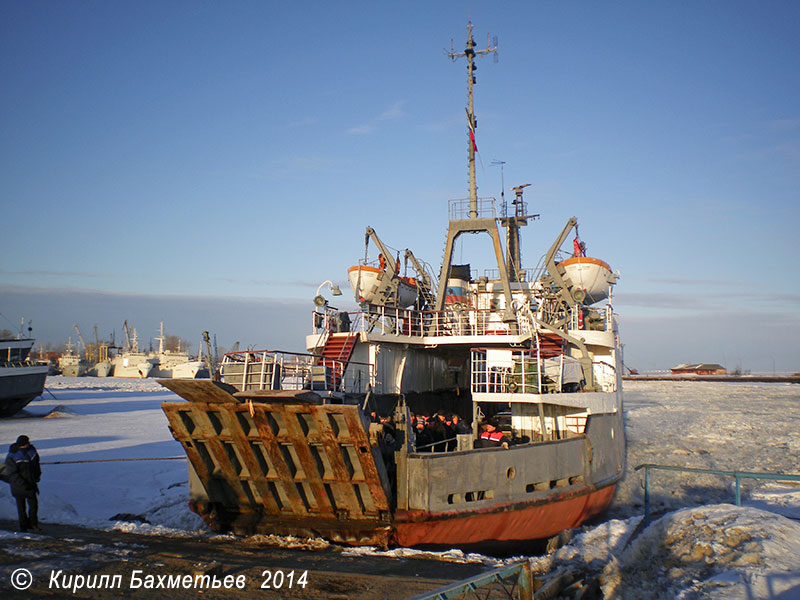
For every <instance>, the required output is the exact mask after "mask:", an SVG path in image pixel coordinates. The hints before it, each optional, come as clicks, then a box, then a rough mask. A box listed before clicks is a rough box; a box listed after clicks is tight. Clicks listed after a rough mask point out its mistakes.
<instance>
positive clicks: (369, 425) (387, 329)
mask: <svg viewBox="0 0 800 600" xmlns="http://www.w3.org/2000/svg"><path fill="white" fill-rule="evenodd" d="M493 51H494V49H493V48H492V47H490V46H487V48H486V49H484V50H476V47H475V42H474V40H473V38H472V26H471V24H470V26H469V36H468V42H467V48H466V50H465V51H464V52H463V53H459V54H456V53H452V54H451V57H452V58H456V57H459V56H464V57H466V58H467V61H468V84H469V92H470V93H469V101H470V102H469V108H468V109H467V116H468V119H469V122H470V128H469V134H470V138H469V140H468V148H469V158H470V164H469V167H470V197H469V198H467V199H464V200H454V201H451V203H450V207H449V208H450V220H449V227H448V237H447V243H446V246H445V253H444V259H443V262H442V266H441V269H440V271H439V277H438V280H437V279H436V278H432V277H430V275H429V273H428V271H427V269H425V268H423V267H422V263H421V262H420V261H418V260H416V258H415V257H413V254H412V253H411V252H410V251H406V258H407V259H408V260H409V261H410V262H411V267H412V270H413V273H411V274H409V273H404V274H403V275H402V276H401V274H400V270H401V265H400V261H399V254H398V258H397V259H394V260H392V258H391V257H392V256H393V253H392V252H390V249H389V248H388V247H386V246H384V245H383V244H382V242H380V240H379V238H378V237H377V235H375V234H374V230H372V228H369V227H368V228H367V240H368V242H369V240H372V241H373V242H375V244H376V245H377V246H378V249H379V251H380V254H379V256H378V261H379V262H378V266H377V267H374V266H372V268H373V269H375V271H369V272H375V274H376V277H375V279H374V281H375V283H376V284H377V289H376V290H375V292H374V293H373V294H372V295H371V296H369V294H367V295H365V294H364V293H363V290H364V287H363V286H362V285H361V282H362V281H363V276H364V273H365V271H363V266H370V264H371V262H372V261H369V260H368V257H366V258H365V259H364V261H363V263H362V265H363V266H362V268H361V269H358V268H357V267H351V269H350V270H349V273H348V278H349V280H350V282H351V287H353V291H354V296H355V299H356V301H357V302H358V303H359V304H360V310H359V311H357V312H355V313H346V312H344V311H339V310H338V309H336V308H334V307H332V306H330V305H329V304H328V303H327V301H325V300H324V298H323V299H322V300H321V301H319V302H315V305H316V308H315V310H314V313H313V315H312V317H313V318H312V332H311V334H310V335H308V336H307V337H306V347H307V349H308V353H306V354H296V353H290V352H277V351H267V350H262V351H253V350H248V351H242V352H233V353H229V354H227V355H225V357H224V358H223V361H222V364H221V367H220V373H219V377H218V378H216V380H214V381H174V380H172V381H161V383H162V384H163V385H164V386H165V387H167V388H169V389H171V390H172V391H174V392H175V393H177V394H178V395H180V396H181V397H182V398H184V399H185V400H186V401H187V402H167V403H164V404H163V405H162V408H163V410H164V411H165V413H166V415H167V417H168V419H169V424H170V429H171V431H172V434H173V436H174V437H175V439H176V440H178V441H180V443H181V444H182V445H183V448H184V450H185V452H186V454H187V457H188V458H189V465H190V466H189V481H190V506H191V508H192V510H194V511H195V512H197V513H198V514H199V515H201V516H202V517H203V519H204V520H205V521H206V523H207V524H208V525H209V526H210V527H211V528H212V529H214V530H215V531H231V530H232V531H234V532H236V533H241V534H249V533H255V532H258V533H273V534H280V535H296V536H310V535H318V536H322V537H325V538H327V539H330V540H332V541H336V542H341V543H347V544H356V545H360V544H377V545H383V546H387V545H400V546H436V547H448V548H449V547H454V546H456V547H462V548H479V549H485V548H487V547H496V546H497V545H506V544H510V545H513V544H517V543H520V542H525V541H530V540H538V539H544V538H548V537H551V536H553V535H556V534H557V533H559V532H560V531H562V530H563V529H566V528H570V527H575V526H578V525H580V524H581V523H582V522H584V521H585V520H586V519H588V518H591V517H592V516H594V515H597V514H599V513H600V512H602V511H603V510H605V508H606V507H607V506H608V505H609V503H610V502H611V499H612V497H613V494H614V490H615V486H616V484H617V482H618V481H619V480H620V479H621V477H622V475H623V472H624V469H625V429H624V423H623V413H622V385H621V374H622V367H621V350H620V346H619V332H618V327H617V319H616V315H615V314H614V312H613V308H612V307H611V305H610V304H606V305H605V306H590V305H588V304H585V302H586V298H587V294H585V293H584V294H583V295H581V294H580V293H576V290H577V289H578V288H579V287H580V289H581V290H584V288H583V287H581V285H580V283H578V282H576V281H575V280H573V279H572V278H571V277H570V276H569V275H568V273H567V270H566V267H565V266H564V264H563V263H564V262H565V261H561V260H559V257H560V256H561V246H562V244H563V243H564V242H565V241H566V239H567V238H568V236H569V235H570V233H571V232H572V230H573V229H574V228H576V226H577V221H576V220H575V219H570V220H569V221H568V222H567V224H566V225H565V227H564V229H563V230H562V232H561V234H560V235H559V236H558V238H557V239H556V240H555V241H554V242H553V243H552V244H551V245H550V247H549V250H547V252H546V256H545V259H544V261H543V262H542V264H543V265H544V266H543V268H542V269H541V270H539V271H534V270H526V269H524V268H523V267H522V257H521V254H520V243H519V242H520V228H521V227H522V226H526V225H528V222H529V221H530V220H532V219H533V218H535V216H534V215H531V214H529V213H528V210H527V203H526V201H525V200H524V198H523V193H522V192H523V188H524V187H525V186H518V187H517V188H514V189H516V192H517V196H516V198H515V200H514V208H513V209H512V210H511V211H508V210H507V209H508V207H507V206H505V204H504V203H503V204H502V205H501V206H500V207H499V208H500V210H497V208H498V207H497V206H496V202H495V200H494V199H493V198H478V197H477V188H476V185H475V173H474V170H475V160H474V148H475V144H474V131H475V118H474V111H473V106H472V84H473V83H474V74H473V73H474V60H475V57H476V56H477V55H480V54H488V53H490V52H493ZM498 215H502V216H498ZM502 229H505V231H504V232H502V233H501V230H502ZM463 234H484V235H488V236H489V237H490V238H491V240H492V248H493V250H494V253H493V255H492V256H491V259H492V261H493V263H494V264H495V265H496V268H492V269H488V270H486V271H485V272H484V274H483V275H479V274H477V273H475V274H474V275H473V269H472V267H471V265H470V264H464V265H454V264H453V256H454V247H455V243H456V241H457V239H458V238H459V237H460V236H461V235H463ZM504 241H505V246H504V243H503V242H504ZM381 256H383V257H388V261H385V262H384V263H381V262H380V257H381ZM372 264H374V262H373V263H372ZM567 266H569V265H567ZM354 269H356V270H355V271H354ZM609 272H610V269H609ZM354 273H355V274H356V276H357V277H358V278H359V279H358V281H357V283H356V285H353V274H354ZM401 277H405V278H408V279H413V281H414V282H415V285H416V288H417V289H416V297H415V298H413V299H409V298H407V297H404V296H401V294H400V292H399V290H400V289H401V282H402V279H401ZM609 283H613V282H609ZM609 291H610V290H609ZM318 297H319V296H318ZM606 299H608V295H607V298H606ZM409 307H411V308H409ZM457 417H460V419H459V418H457ZM459 421H462V424H461V425H460V426H459V423H458V422H459Z"/></svg>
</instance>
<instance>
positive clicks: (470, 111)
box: [448, 21, 497, 219]
mask: <svg viewBox="0 0 800 600" xmlns="http://www.w3.org/2000/svg"><path fill="white" fill-rule="evenodd" d="M487 37H488V36H487ZM450 48H451V50H450V52H449V53H448V56H449V57H450V58H451V59H452V60H453V61H455V60H456V59H457V58H458V57H459V56H466V57H467V90H468V105H467V121H468V123H469V140H468V141H467V146H468V152H469V218H470V219H477V218H478V186H477V184H476V183H475V150H476V149H477V146H476V144H475V129H476V128H477V127H478V120H477V119H476V118H475V106H474V104H473V97H472V87H473V86H474V85H475V71H476V70H477V69H478V67H477V66H475V57H476V56H479V55H482V54H491V53H494V56H495V59H496V58H497V39H495V40H494V45H491V44H490V43H489V41H488V39H487V41H486V48H484V49H483V50H476V49H475V40H474V39H473V38H472V21H469V22H468V23H467V47H466V49H465V50H464V51H463V52H455V51H454V50H453V42H452V40H451V42H450Z"/></svg>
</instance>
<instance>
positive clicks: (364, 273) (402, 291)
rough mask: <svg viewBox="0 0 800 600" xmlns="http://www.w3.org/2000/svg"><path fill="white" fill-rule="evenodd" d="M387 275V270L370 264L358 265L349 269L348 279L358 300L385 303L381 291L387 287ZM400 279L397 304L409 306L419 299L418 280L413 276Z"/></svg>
mask: <svg viewBox="0 0 800 600" xmlns="http://www.w3.org/2000/svg"><path fill="white" fill-rule="evenodd" d="M387 277H390V275H389V273H387V272H386V271H385V270H383V269H380V268H378V267H371V266H369V265H356V266H354V267H350V268H349V269H347V279H348V280H349V281H350V287H351V288H352V289H353V294H355V297H356V301H357V302H367V303H369V304H383V303H384V301H383V299H382V298H381V297H380V296H381V294H380V293H379V292H380V290H381V289H386V287H387V284H388V282H387V281H384V279H385V278H387ZM398 279H399V282H398V285H397V306H398V307H399V308H408V307H409V306H411V305H413V304H414V302H416V300H417V280H416V279H414V278H413V277H399V278H398Z"/></svg>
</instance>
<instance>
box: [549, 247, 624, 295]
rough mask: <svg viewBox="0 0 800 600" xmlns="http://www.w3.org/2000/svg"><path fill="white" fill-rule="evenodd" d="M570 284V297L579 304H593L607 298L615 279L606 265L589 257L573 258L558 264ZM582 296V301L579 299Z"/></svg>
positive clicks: (597, 259)
mask: <svg viewBox="0 0 800 600" xmlns="http://www.w3.org/2000/svg"><path fill="white" fill-rule="evenodd" d="M558 266H560V267H564V271H566V275H567V277H568V278H569V280H570V282H572V287H571V288H570V291H571V292H572V297H573V298H575V300H577V301H578V302H580V303H581V304H587V305H588V304H594V303H595V302H600V301H601V300H605V299H606V298H608V296H609V294H610V293H611V286H612V285H614V283H615V282H616V280H617V278H616V277H615V276H614V274H613V273H612V272H611V267H609V266H608V263H606V262H605V261H602V260H600V259H599V258H592V257H590V256H573V257H571V258H568V259H566V260H564V261H562V262H560V263H559V264H558ZM581 296H583V299H581Z"/></svg>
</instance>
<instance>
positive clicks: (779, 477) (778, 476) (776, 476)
mask: <svg viewBox="0 0 800 600" xmlns="http://www.w3.org/2000/svg"><path fill="white" fill-rule="evenodd" d="M640 469H644V525H645V527H647V525H649V524H650V470H651V469H660V470H662V471H679V472H682V473H704V474H707V475H724V476H727V477H734V478H735V479H736V506H741V505H742V479H771V480H773V481H800V475H788V474H786V473H754V472H750V471H720V470H718V469H695V468H692V467H673V466H671V465H655V464H650V463H648V464H643V465H639V466H637V467H636V468H635V469H634V470H635V471H639V470H640Z"/></svg>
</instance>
